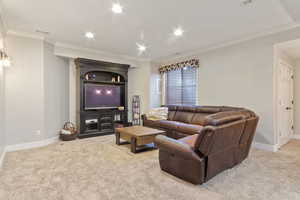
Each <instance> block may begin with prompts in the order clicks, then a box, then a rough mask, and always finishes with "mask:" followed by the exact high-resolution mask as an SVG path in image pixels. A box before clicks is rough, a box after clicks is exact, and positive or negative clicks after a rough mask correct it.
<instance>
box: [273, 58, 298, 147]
mask: <svg viewBox="0 0 300 200" xmlns="http://www.w3.org/2000/svg"><path fill="white" fill-rule="evenodd" d="M277 70H278V76H277V78H278V82H277V83H278V85H277V95H278V98H277V100H278V102H277V118H278V119H277V123H278V145H279V147H281V146H283V145H285V144H286V143H288V142H289V141H290V139H291V138H292V137H293V135H294V81H293V78H294V69H293V66H291V65H290V64H289V63H286V62H285V61H283V60H281V59H280V60H279V61H278V68H277Z"/></svg>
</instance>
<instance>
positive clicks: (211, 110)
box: [196, 106, 221, 114]
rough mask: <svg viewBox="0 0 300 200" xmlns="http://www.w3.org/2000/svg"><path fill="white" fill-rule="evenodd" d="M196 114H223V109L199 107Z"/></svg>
mask: <svg viewBox="0 0 300 200" xmlns="http://www.w3.org/2000/svg"><path fill="white" fill-rule="evenodd" d="M196 112H197V113H208V114H214V113H217V112H221V108H220V107H217V106H215V107H213V106H199V107H196Z"/></svg>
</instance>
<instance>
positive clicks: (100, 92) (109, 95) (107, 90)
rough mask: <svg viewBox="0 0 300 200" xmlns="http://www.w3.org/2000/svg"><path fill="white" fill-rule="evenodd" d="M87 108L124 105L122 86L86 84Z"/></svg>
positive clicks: (85, 105)
mask: <svg viewBox="0 0 300 200" xmlns="http://www.w3.org/2000/svg"><path fill="white" fill-rule="evenodd" d="M84 93H85V99H84V100H85V103H84V107H85V109H86V110H94V109H105V108H117V107H120V106H124V105H123V103H122V99H121V98H122V86H118V85H100V84H90V83H87V84H85V85H84Z"/></svg>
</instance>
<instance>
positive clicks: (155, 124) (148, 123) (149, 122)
mask: <svg viewBox="0 0 300 200" xmlns="http://www.w3.org/2000/svg"><path fill="white" fill-rule="evenodd" d="M143 125H144V126H147V127H152V128H159V127H160V124H159V121H153V120H144V121H143Z"/></svg>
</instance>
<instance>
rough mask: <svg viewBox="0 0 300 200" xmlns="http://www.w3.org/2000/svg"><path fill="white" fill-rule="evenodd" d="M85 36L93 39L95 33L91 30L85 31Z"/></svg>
mask: <svg viewBox="0 0 300 200" xmlns="http://www.w3.org/2000/svg"><path fill="white" fill-rule="evenodd" d="M85 37H86V38H88V39H94V38H95V34H94V33H92V32H86V33H85Z"/></svg>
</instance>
